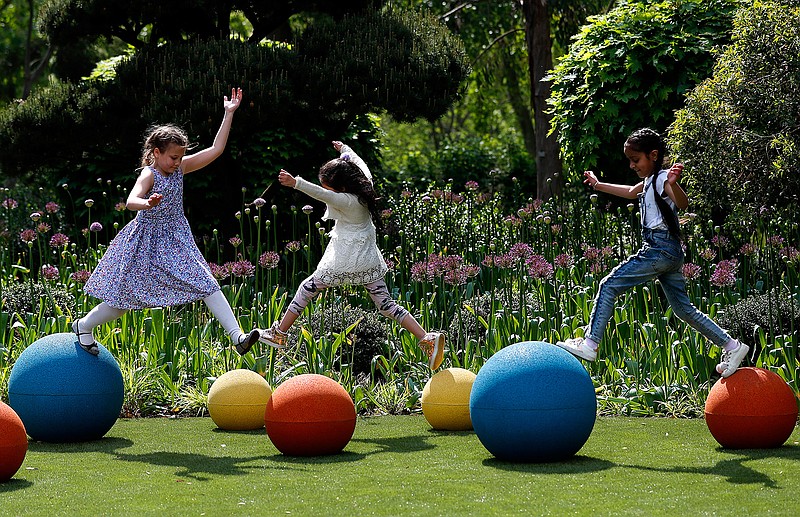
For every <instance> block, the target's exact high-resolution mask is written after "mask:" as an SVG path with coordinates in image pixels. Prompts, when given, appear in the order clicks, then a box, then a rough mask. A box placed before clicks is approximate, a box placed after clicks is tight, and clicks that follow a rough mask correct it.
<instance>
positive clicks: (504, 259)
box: [494, 253, 516, 269]
mask: <svg viewBox="0 0 800 517" xmlns="http://www.w3.org/2000/svg"><path fill="white" fill-rule="evenodd" d="M515 263H516V259H515V258H514V256H512V255H511V253H503V254H502V255H495V256H494V265H495V266H497V267H499V268H500V269H510V268H513V267H514V264H515Z"/></svg>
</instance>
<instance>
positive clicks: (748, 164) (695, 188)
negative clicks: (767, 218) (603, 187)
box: [670, 1, 800, 228]
mask: <svg viewBox="0 0 800 517" xmlns="http://www.w3.org/2000/svg"><path fill="white" fill-rule="evenodd" d="M798 56H800V6H798V5H797V3H796V2H789V1H766V2H755V3H754V4H753V5H752V6H751V7H749V8H746V9H743V10H742V11H741V12H740V13H739V14H738V15H737V17H736V21H735V30H734V41H733V44H732V45H730V46H729V47H727V48H726V49H725V51H724V52H721V53H720V54H719V58H718V61H717V64H716V66H715V68H714V74H713V77H711V78H709V79H707V80H706V81H704V82H703V83H702V84H700V85H699V86H698V87H697V88H695V89H694V90H693V91H692V92H691V93H690V94H689V96H688V98H687V101H686V108H685V109H683V110H681V111H679V112H678V114H677V117H676V120H675V123H674V124H673V126H672V128H671V131H670V139H671V141H672V143H673V145H674V148H675V150H676V152H677V153H678V154H679V155H680V156H681V158H682V159H684V160H685V161H687V163H688V165H687V167H686V169H685V170H686V178H687V179H686V184H685V186H686V187H687V188H688V189H689V190H690V191H691V192H692V197H693V209H694V210H695V211H696V212H698V213H700V214H701V215H702V216H704V217H710V218H712V219H713V220H714V221H715V222H717V223H718V224H722V223H728V224H729V225H730V226H740V227H742V228H747V227H751V226H752V225H753V224H754V222H755V221H756V220H757V219H758V217H759V215H760V213H761V212H762V211H763V210H764V209H770V210H777V211H778V212H779V213H781V214H783V215H784V216H785V217H787V218H788V219H789V220H794V221H796V220H797V215H796V207H797V203H798V200H799V198H800V167H798V162H797V156H798V154H799V153H800V136H799V135H800V58H798Z"/></svg>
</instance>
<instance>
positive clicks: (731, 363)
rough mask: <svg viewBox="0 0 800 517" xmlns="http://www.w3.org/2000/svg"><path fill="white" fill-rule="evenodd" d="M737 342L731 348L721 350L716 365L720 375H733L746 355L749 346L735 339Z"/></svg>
mask: <svg viewBox="0 0 800 517" xmlns="http://www.w3.org/2000/svg"><path fill="white" fill-rule="evenodd" d="M737 343H739V346H737V347H736V348H734V349H733V350H731V351H728V350H723V352H722V360H721V361H720V363H719V364H718V365H717V373H719V374H720V375H722V377H723V378H725V377H730V376H731V375H733V374H734V373H735V372H736V370H738V369H739V365H740V364H742V360H744V358H745V357H747V352H749V351H750V347H749V346H747V345H745V344H744V343H742V342H741V341H737Z"/></svg>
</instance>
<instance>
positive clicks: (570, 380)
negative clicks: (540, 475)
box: [469, 341, 597, 462]
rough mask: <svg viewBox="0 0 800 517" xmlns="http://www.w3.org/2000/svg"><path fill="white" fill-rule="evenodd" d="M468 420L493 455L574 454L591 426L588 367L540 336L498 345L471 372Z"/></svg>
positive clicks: (593, 401) (539, 458)
mask: <svg viewBox="0 0 800 517" xmlns="http://www.w3.org/2000/svg"><path fill="white" fill-rule="evenodd" d="M469 408H470V415H471V417H472V426H473V428H474V429H475V434H477V435H478V438H479V439H480V441H481V443H482V444H483V446H484V447H486V449H487V450H488V451H489V452H491V453H492V454H493V455H494V456H495V457H497V458H498V459H502V460H506V461H522V462H545V461H556V460H561V459H565V458H568V457H571V456H573V455H574V454H575V453H576V452H578V450H580V448H581V447H583V444H585V443H586V440H588V439H589V435H590V434H591V432H592V429H593V428H594V422H595V418H596V412H597V398H596V397H595V392H594V385H593V384H592V380H591V378H590V377H589V373H588V372H587V371H586V369H585V368H584V367H583V366H582V365H581V363H580V362H579V361H578V359H576V358H575V357H573V356H572V354H570V353H569V352H567V351H566V350H562V349H561V348H559V347H557V346H555V345H551V344H549V343H545V342H542V341H526V342H523V343H516V344H514V345H511V346H508V347H506V348H503V349H502V350H500V351H499V352H497V353H496V354H494V355H493V356H492V357H490V358H489V360H488V361H486V364H484V365H483V367H482V368H481V370H480V371H479V372H478V375H477V377H476V378H475V383H474V385H473V386H472V395H471V396H470V401H469Z"/></svg>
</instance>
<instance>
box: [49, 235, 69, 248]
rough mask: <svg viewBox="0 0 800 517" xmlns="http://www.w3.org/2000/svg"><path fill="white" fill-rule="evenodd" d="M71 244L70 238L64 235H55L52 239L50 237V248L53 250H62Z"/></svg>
mask: <svg viewBox="0 0 800 517" xmlns="http://www.w3.org/2000/svg"><path fill="white" fill-rule="evenodd" d="M68 244H69V237H67V236H66V235H64V234H63V233H54V234H53V236H52V237H50V247H51V248H62V247H64V246H67V245H68Z"/></svg>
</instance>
